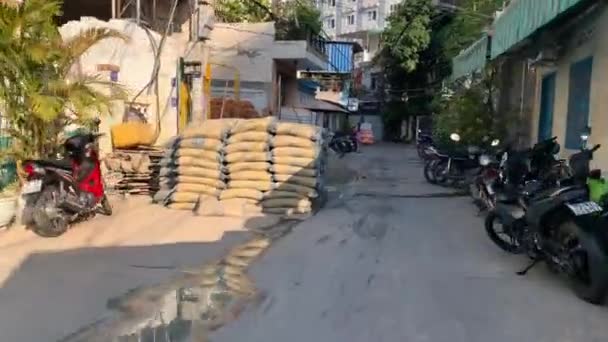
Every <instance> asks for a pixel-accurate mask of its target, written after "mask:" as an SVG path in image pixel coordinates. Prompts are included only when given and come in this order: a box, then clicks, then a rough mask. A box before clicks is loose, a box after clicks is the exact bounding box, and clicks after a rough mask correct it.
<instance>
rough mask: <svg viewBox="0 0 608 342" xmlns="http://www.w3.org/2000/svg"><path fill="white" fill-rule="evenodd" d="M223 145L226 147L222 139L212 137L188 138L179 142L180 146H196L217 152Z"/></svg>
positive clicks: (196, 147)
mask: <svg viewBox="0 0 608 342" xmlns="http://www.w3.org/2000/svg"><path fill="white" fill-rule="evenodd" d="M222 147H224V143H222V141H221V140H219V139H211V138H186V139H182V140H181V141H180V142H179V148H195V149H199V150H208V151H215V152H217V151H219V150H221V149H222Z"/></svg>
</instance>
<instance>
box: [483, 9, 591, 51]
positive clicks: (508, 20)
mask: <svg viewBox="0 0 608 342" xmlns="http://www.w3.org/2000/svg"><path fill="white" fill-rule="evenodd" d="M586 1H588V0H514V1H512V2H511V4H510V5H509V6H508V7H507V8H506V9H505V12H504V13H502V14H501V15H500V17H498V18H497V19H496V20H495V22H494V34H493V36H492V53H491V56H492V58H495V57H497V56H499V55H501V54H503V53H504V52H506V51H507V50H509V49H510V48H511V47H513V46H514V45H515V44H517V43H519V42H521V41H522V40H524V39H526V38H528V37H529V36H530V35H532V34H533V33H534V32H536V30H538V29H539V28H541V27H543V26H545V25H547V24H549V23H550V22H551V21H552V20H554V19H555V18H556V17H558V16H559V15H561V14H563V13H564V12H566V11H568V10H570V9H571V8H573V7H574V6H576V5H578V4H581V3H583V2H586Z"/></svg>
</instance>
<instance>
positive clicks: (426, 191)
mask: <svg viewBox="0 0 608 342" xmlns="http://www.w3.org/2000/svg"><path fill="white" fill-rule="evenodd" d="M347 158H349V159H351V163H352V164H353V165H355V166H356V167H357V168H358V169H359V177H358V180H357V181H356V182H355V183H354V184H352V186H348V187H347V188H346V190H345V192H344V193H343V194H342V196H341V197H340V198H338V199H334V200H333V201H332V202H330V203H329V205H328V207H327V208H326V209H324V210H323V211H321V212H320V213H319V214H318V215H316V216H315V217H313V218H312V219H310V220H308V221H306V222H304V223H302V224H301V225H299V226H298V227H297V229H296V230H295V231H294V232H293V233H291V234H290V235H288V236H287V237H285V238H283V239H282V240H281V241H279V242H278V243H277V244H276V245H274V246H273V247H272V248H271V250H270V251H269V252H268V253H267V254H266V255H265V256H264V257H263V258H262V259H261V260H260V261H259V262H257V264H256V265H254V266H253V267H252V269H251V270H250V272H249V274H250V275H251V277H252V278H253V279H254V280H255V282H256V284H257V286H258V287H259V288H260V289H261V290H263V291H264V293H265V299H264V300H263V301H262V302H261V303H260V304H258V305H257V306H252V307H250V308H249V309H248V310H246V311H245V312H244V313H243V314H242V315H241V316H240V318H239V320H237V321H235V322H232V323H231V324H230V325H228V326H226V327H224V328H222V329H221V330H219V331H217V332H215V333H214V334H213V335H212V336H211V340H212V341H214V342H224V341H225V342H228V341H230V342H239V341H243V342H267V341H291V342H297V341H303V342H304V341H306V342H308V341H317V342H335V341H350V342H359V341H360V342H371V341H374V342H380V341H391V342H392V341H394V342H398V341H399V342H403V341H407V342H443V341H446V342H448V341H449V342H488V341H492V342H503V341H504V342H507V341H508V342H512V341H522V342H526V341H530V342H544V341H547V342H549V341H550V342H565V341H577V342H579V341H580V342H582V341H584V342H594V341H598V342H599V341H607V340H608V325H607V324H606V322H608V309H607V308H603V307H594V306H592V305H590V304H587V303H584V302H582V301H580V300H579V299H578V298H576V297H575V296H574V295H573V294H572V293H571V292H570V290H569V289H568V288H567V287H566V286H565V285H564V283H563V282H561V281H560V280H559V279H556V278H555V277H554V276H553V275H551V274H550V273H549V272H548V271H547V270H546V269H545V268H544V267H543V266H539V267H537V268H535V269H533V270H532V271H531V272H530V273H529V274H528V275H527V276H525V277H520V276H517V275H516V274H515V272H516V271H518V270H520V269H521V268H523V267H525V266H526V265H527V260H526V259H525V258H520V257H514V256H510V255H506V254H505V253H503V252H501V251H500V250H499V249H498V248H497V247H495V246H494V245H493V244H492V243H491V242H490V241H489V240H488V238H487V237H486V236H485V232H484V231H483V225H482V219H481V218H480V217H477V216H476V211H475V209H474V207H473V205H472V204H471V202H470V200H469V199H468V198H467V197H452V196H449V195H450V194H448V193H445V189H441V188H438V187H433V186H430V185H427V184H425V183H424V180H423V177H422V170H421V165H420V163H419V162H418V161H417V157H416V156H415V151H414V150H411V149H407V148H404V147H403V146H398V145H377V146H373V147H368V148H365V149H364V151H363V153H361V154H357V155H351V156H348V157H347Z"/></svg>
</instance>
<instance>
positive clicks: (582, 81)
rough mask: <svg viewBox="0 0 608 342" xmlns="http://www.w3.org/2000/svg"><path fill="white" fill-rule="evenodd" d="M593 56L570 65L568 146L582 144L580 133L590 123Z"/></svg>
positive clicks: (576, 146) (575, 146)
mask: <svg viewBox="0 0 608 342" xmlns="http://www.w3.org/2000/svg"><path fill="white" fill-rule="evenodd" d="M592 71H593V57H588V58H585V59H583V60H581V61H579V62H577V63H574V64H572V66H570V85H569V90H568V119H567V122H566V124H567V126H566V148H569V149H577V148H578V147H579V146H580V133H581V131H582V130H583V129H584V128H585V127H586V126H587V125H588V124H589V97H590V93H591V74H592Z"/></svg>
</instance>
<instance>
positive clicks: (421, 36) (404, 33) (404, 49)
mask: <svg viewBox="0 0 608 342" xmlns="http://www.w3.org/2000/svg"><path fill="white" fill-rule="evenodd" d="M433 11H434V10H433V6H432V4H431V1H430V0H408V1H404V2H402V3H401V5H400V6H399V7H398V9H397V10H396V11H395V12H394V13H393V14H392V15H391V16H390V17H389V18H388V27H387V28H386V29H385V30H384V33H383V43H384V47H383V49H382V51H381V54H380V55H379V56H380V62H382V60H386V59H393V60H396V61H398V64H399V66H401V68H402V69H403V70H405V71H408V72H409V71H413V70H414V69H416V66H417V65H418V62H419V57H420V52H421V51H423V50H424V49H426V48H427V46H428V45H429V43H430V42H431V29H430V23H431V16H432V14H433Z"/></svg>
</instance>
